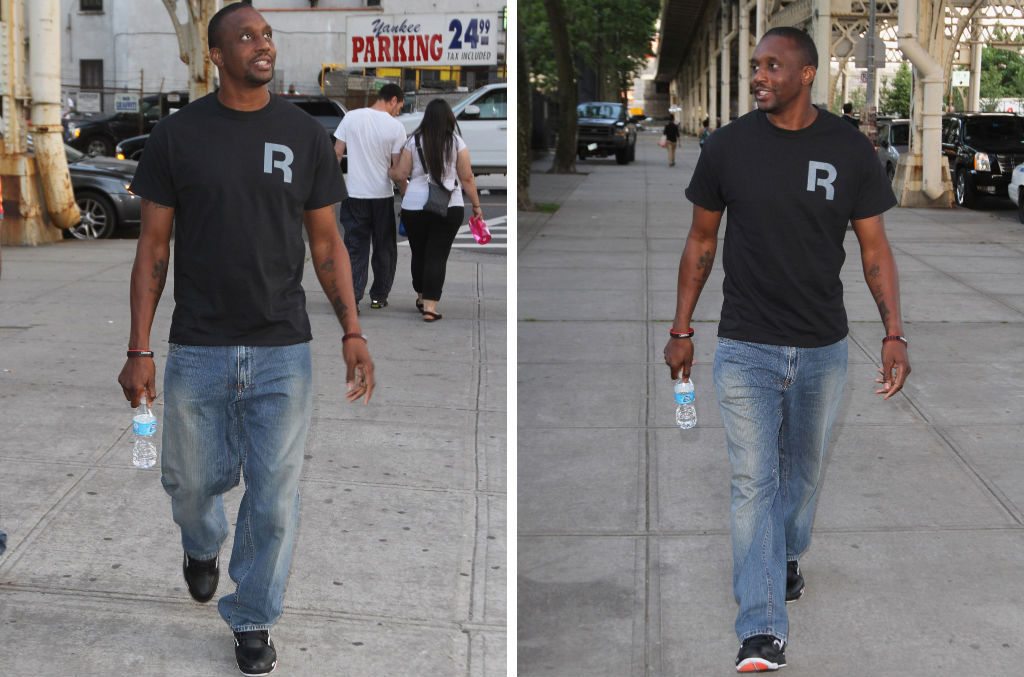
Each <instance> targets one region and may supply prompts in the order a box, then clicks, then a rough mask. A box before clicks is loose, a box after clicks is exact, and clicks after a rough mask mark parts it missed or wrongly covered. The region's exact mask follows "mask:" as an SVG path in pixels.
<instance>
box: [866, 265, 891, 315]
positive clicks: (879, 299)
mask: <svg viewBox="0 0 1024 677" xmlns="http://www.w3.org/2000/svg"><path fill="white" fill-rule="evenodd" d="M864 277H865V278H866V279H867V283H868V289H870V290H871V296H872V297H874V299H875V305H877V306H878V314H879V315H880V316H881V318H882V324H887V323H888V321H889V316H890V315H891V311H890V310H889V304H888V303H886V302H885V289H884V288H883V286H882V269H881V267H880V266H879V265H878V264H877V263H876V264H872V265H871V266H869V267H868V269H867V270H866V271H865V272H864Z"/></svg>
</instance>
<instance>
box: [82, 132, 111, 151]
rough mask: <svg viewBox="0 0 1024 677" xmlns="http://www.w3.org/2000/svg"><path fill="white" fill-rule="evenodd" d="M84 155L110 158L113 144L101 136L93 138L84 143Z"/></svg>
mask: <svg viewBox="0 0 1024 677" xmlns="http://www.w3.org/2000/svg"><path fill="white" fill-rule="evenodd" d="M85 154H86V155H107V156H112V155H113V154H114V144H112V143H111V142H110V141H109V140H108V139H106V138H104V137H102V136H94V137H92V138H91V139H89V140H88V141H86V142H85Z"/></svg>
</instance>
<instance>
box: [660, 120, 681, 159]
mask: <svg viewBox="0 0 1024 677" xmlns="http://www.w3.org/2000/svg"><path fill="white" fill-rule="evenodd" d="M662 134H664V135H665V148H667V149H668V166H669V167H675V166H676V146H678V145H679V125H677V124H676V119H675V117H674V116H671V115H670V116H669V118H668V124H666V125H665V129H664V130H662Z"/></svg>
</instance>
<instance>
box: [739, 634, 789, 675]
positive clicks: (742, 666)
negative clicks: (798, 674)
mask: <svg viewBox="0 0 1024 677" xmlns="http://www.w3.org/2000/svg"><path fill="white" fill-rule="evenodd" d="M785 650H786V645H785V644H784V643H783V641H782V640H781V639H776V638H774V637H772V636H771V635H757V636H755V637H748V638H747V639H745V640H744V641H743V646H741V647H740V652H739V654H738V655H737V656H736V672H771V671H773V670H778V669H779V668H784V667H786V654H784V653H783V651H785Z"/></svg>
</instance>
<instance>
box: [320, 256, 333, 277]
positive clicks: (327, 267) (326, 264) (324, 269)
mask: <svg viewBox="0 0 1024 677" xmlns="http://www.w3.org/2000/svg"><path fill="white" fill-rule="evenodd" d="M320 272H321V273H333V272H334V259H332V258H330V257H328V258H326V259H324V260H323V261H322V262H321V263H320Z"/></svg>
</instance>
